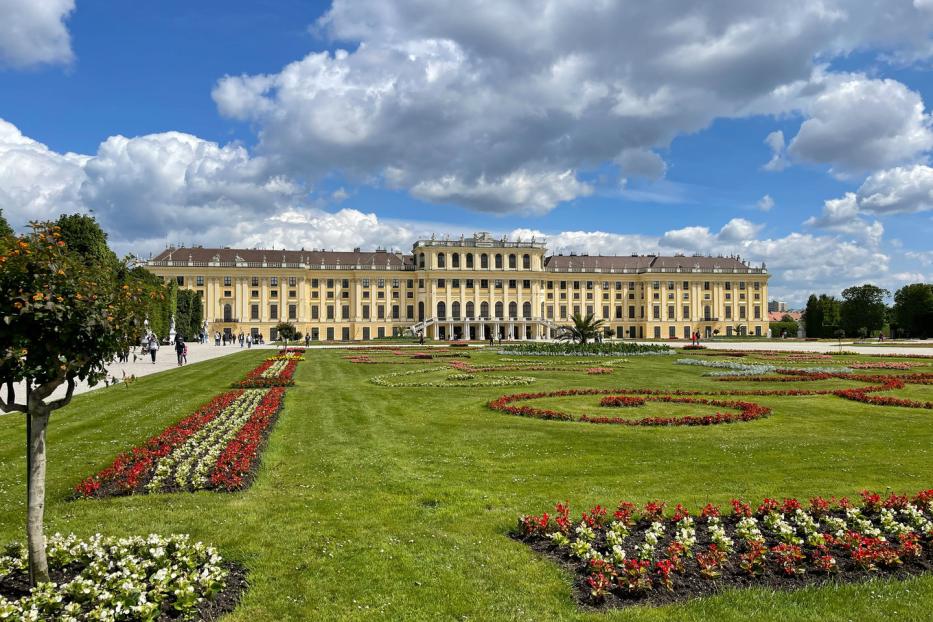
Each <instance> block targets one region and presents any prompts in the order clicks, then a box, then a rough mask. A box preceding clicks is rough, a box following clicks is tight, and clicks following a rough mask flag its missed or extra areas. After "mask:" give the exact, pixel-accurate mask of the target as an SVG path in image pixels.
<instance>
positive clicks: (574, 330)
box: [557, 313, 603, 343]
mask: <svg viewBox="0 0 933 622" xmlns="http://www.w3.org/2000/svg"><path fill="white" fill-rule="evenodd" d="M570 321H571V322H573V325H571V326H561V327H560V329H559V330H560V333H559V334H558V336H557V338H558V339H559V340H560V341H573V342H574V343H586V342H587V341H589V340H591V339H596V337H597V336H598V335H599V333H600V331H601V330H602V326H603V320H597V319H596V318H595V317H594V316H593V314H592V313H588V314H587V315H586V316H585V317H584V316H582V315H580V314H579V313H574V314H573V315H572V316H570Z"/></svg>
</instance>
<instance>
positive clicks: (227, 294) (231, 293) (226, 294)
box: [224, 289, 233, 298]
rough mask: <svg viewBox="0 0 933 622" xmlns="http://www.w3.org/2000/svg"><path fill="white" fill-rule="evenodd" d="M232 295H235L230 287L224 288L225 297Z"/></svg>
mask: <svg viewBox="0 0 933 622" xmlns="http://www.w3.org/2000/svg"><path fill="white" fill-rule="evenodd" d="M232 296H233V292H231V291H230V290H229V289H225V290H224V298H230V297H232Z"/></svg>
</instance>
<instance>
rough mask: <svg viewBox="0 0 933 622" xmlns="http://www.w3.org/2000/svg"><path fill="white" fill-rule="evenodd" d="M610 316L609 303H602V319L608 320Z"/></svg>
mask: <svg viewBox="0 0 933 622" xmlns="http://www.w3.org/2000/svg"><path fill="white" fill-rule="evenodd" d="M610 317H611V316H610V315H609V305H603V319H606V320H608V319H609V318H610Z"/></svg>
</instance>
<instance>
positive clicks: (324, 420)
mask: <svg viewBox="0 0 933 622" xmlns="http://www.w3.org/2000/svg"><path fill="white" fill-rule="evenodd" d="M265 354H266V353H265V352H260V351H249V352H242V353H237V354H234V355H231V356H227V357H223V358H220V359H215V360H212V361H208V362H206V363H201V364H198V365H192V366H189V367H185V368H182V369H178V370H172V371H169V372H165V373H162V374H157V375H153V376H148V377H144V378H141V379H140V380H139V381H137V382H136V383H135V384H134V385H133V386H132V387H130V388H129V389H126V388H124V387H113V388H110V389H104V390H100V391H96V392H93V393H90V394H86V395H82V396H78V397H77V398H75V400H74V402H73V403H72V404H71V405H70V406H68V407H67V408H66V409H64V410H62V411H59V412H57V413H55V414H54V415H53V417H52V422H51V425H50V432H49V474H48V482H49V490H48V506H47V513H46V516H47V528H48V531H49V532H53V531H62V532H69V531H73V532H75V533H77V534H79V535H82V536H86V535H90V534H92V533H94V532H98V531H100V532H103V533H107V534H113V535H122V534H146V533H149V532H157V533H162V534H167V533H173V532H188V533H192V534H193V535H194V536H195V537H197V538H199V539H203V540H205V541H208V542H211V543H213V544H215V545H217V546H218V547H219V548H220V550H221V551H222V553H223V554H224V555H225V556H226V557H230V558H233V559H236V560H238V561H240V562H242V563H243V564H245V565H246V566H247V567H248V568H249V569H250V583H251V587H250V589H249V591H248V592H247V593H246V595H245V596H244V598H243V600H242V602H241V605H240V607H239V608H238V609H237V610H236V611H235V612H234V613H232V614H231V615H230V616H229V617H228V618H227V619H228V620H230V621H231V622H233V621H240V622H245V621H248V622H264V621H267V620H268V621H277V620H340V619H364V620H367V619H368V620H612V621H615V620H652V621H653V620H748V619H756V620H840V621H841V620H888V619H897V620H928V619H929V617H930V611H931V610H933V576H925V577H921V578H916V579H912V580H909V581H873V582H870V583H867V584H861V585H842V586H829V587H823V588H811V589H805V590H800V591H796V592H777V593H775V592H771V591H767V590H758V589H753V590H744V591H732V592H727V593H723V594H721V595H719V596H716V597H713V598H705V599H700V600H695V601H690V602H687V603H683V604H680V605H677V606H668V607H660V608H634V609H628V610H623V611H614V612H609V613H599V614H596V613H588V612H584V611H582V610H580V609H578V608H577V607H576V605H575V604H574V602H573V600H572V598H571V586H570V577H569V575H567V574H565V573H564V572H563V571H561V570H560V569H559V568H558V567H557V566H556V565H554V564H553V563H551V562H549V561H547V560H545V559H543V558H541V557H539V556H538V555H536V554H535V553H533V552H532V551H531V550H530V549H528V548H527V547H526V546H524V545H522V544H520V543H517V542H515V541H513V540H511V539H509V538H508V537H507V536H506V534H507V532H508V531H509V529H511V528H512V527H513V525H514V524H515V522H516V519H517V517H518V515H519V514H521V513H526V512H534V513H538V512H540V511H542V510H546V509H550V507H551V506H552V504H553V503H554V501H556V500H565V499H566V500H569V501H570V502H571V504H572V507H573V508H574V511H575V513H576V512H578V511H580V510H582V509H585V508H586V507H588V506H590V505H592V504H596V503H603V504H606V503H608V504H614V503H616V502H618V501H619V500H620V499H622V498H627V499H631V500H633V501H637V502H644V501H647V500H650V499H656V498H660V499H664V500H667V501H668V502H670V503H676V502H683V503H685V504H687V505H688V506H692V507H698V506H700V505H702V504H704V503H706V502H707V501H712V502H717V503H727V502H728V500H729V499H730V498H731V497H734V496H744V497H746V498H748V499H751V500H759V499H761V498H762V497H764V496H777V497H782V496H792V495H793V496H798V497H801V498H807V497H809V496H813V495H817V494H820V495H824V496H829V495H850V496H851V495H855V494H856V493H857V491H858V490H860V489H862V488H864V487H871V488H875V489H880V490H885V489H887V488H889V487H890V488H892V489H894V490H897V491H906V492H914V491H917V490H919V489H921V488H929V487H931V486H933V412H931V411H922V410H913V409H905V408H883V407H877V406H869V405H863V404H858V403H855V402H851V401H845V400H842V399H839V398H835V397H828V396H821V397H801V398H776V397H771V398H764V397H761V398H749V399H752V400H753V401H758V402H760V403H762V404H765V405H767V406H770V407H771V408H772V409H773V411H774V412H773V414H772V415H771V416H770V417H768V418H767V419H763V420H759V421H755V422H750V423H741V424H732V425H721V426H714V427H709V428H628V427H622V426H618V427H617V426H598V425H589V424H580V423H568V422H550V421H538V420H534V419H525V418H520V417H513V416H508V415H504V414H500V413H496V412H492V411H490V410H488V409H487V408H486V407H485V403H486V402H487V401H488V400H489V399H491V398H494V397H497V396H499V395H502V394H504V393H513V392H522V391H545V390H555V389H559V388H564V387H585V386H598V387H616V386H628V387H670V388H675V387H676V388H685V389H701V390H717V389H721V388H724V386H725V388H740V387H742V386H745V383H728V384H727V383H718V382H716V381H714V380H712V379H710V378H703V377H701V374H702V373H703V372H704V371H706V370H704V369H702V368H693V367H687V366H678V365H674V360H675V357H670V356H667V357H662V356H659V357H639V358H637V359H634V358H633V359H632V360H631V362H629V363H625V364H623V365H622V366H621V367H620V368H619V369H617V370H616V371H615V372H614V373H613V374H612V375H609V376H586V375H585V374H584V373H583V372H582V370H581V372H580V373H562V372H527V374H526V373H525V372H514V374H516V375H532V376H535V377H537V378H539V379H540V380H539V381H538V382H537V383H535V384H534V385H530V386H529V387H505V388H498V389H497V388H447V389H436V388H383V387H377V386H374V385H372V384H371V383H369V382H368V379H369V378H370V377H371V376H373V375H375V374H379V373H386V372H388V371H394V370H410V369H417V367H416V366H413V365H405V366H392V365H388V364H379V365H356V364H351V363H349V362H347V361H345V360H343V358H342V356H343V354H344V353H343V352H339V351H310V352H308V353H307V354H306V360H305V361H304V362H303V363H301V364H300V365H299V367H298V372H297V375H296V381H297V385H296V386H295V387H292V388H290V389H289V390H288V394H287V397H286V406H285V410H284V412H283V413H282V415H281V417H280V419H279V421H278V423H277V425H276V428H275V430H274V432H273V434H272V436H271V439H270V442H269V445H268V448H267V450H266V452H265V455H264V458H263V465H262V468H261V471H260V474H259V477H258V479H257V481H256V483H255V484H254V486H253V487H252V488H251V489H249V490H248V491H246V492H243V493H238V494H218V493H208V492H205V493H196V494H178V495H155V496H137V497H130V498H120V499H111V500H91V501H77V502H75V501H69V496H70V491H71V487H72V486H73V485H74V484H75V483H77V482H78V481H79V480H81V479H82V478H83V477H85V476H86V475H89V474H91V473H93V472H95V471H96V470H97V469H99V468H100V467H103V466H105V465H106V464H107V463H108V462H109V461H110V460H112V458H113V457H114V455H116V454H117V453H118V452H119V451H121V450H123V449H126V448H129V447H130V446H132V445H133V444H135V443H138V442H140V441H142V440H144V439H145V438H147V437H148V436H150V435H152V434H155V433H157V432H159V431H160V430H161V429H162V428H164V427H165V426H167V425H169V424H171V423H173V422H174V421H177V420H178V419H180V418H182V417H183V416H185V415H187V414H189V413H190V412H192V410H193V409H194V408H196V407H197V406H198V405H199V404H201V403H204V402H206V401H208V400H209V399H210V398H211V397H212V396H213V395H215V394H217V393H220V392H221V391H223V390H224V388H225V387H227V386H229V384H230V382H231V381H233V380H235V379H238V378H239V377H241V376H242V375H243V374H244V373H245V372H246V371H247V370H249V369H250V368H251V367H253V366H254V365H255V364H257V363H258V362H259V361H260V360H261V359H262V358H263V356H264V355H265ZM497 358H498V357H496V356H495V355H494V354H491V353H490V354H485V353H484V354H477V353H473V355H472V358H471V359H470V360H471V362H474V363H484V362H494V361H496V360H497ZM538 361H543V359H536V362H538ZM427 364H428V365H437V364H438V362H437V361H434V362H428V363H427ZM510 373H513V372H510ZM813 384H817V383H801V385H800V386H803V387H805V388H808V385H813ZM751 386H753V387H754V386H757V387H760V386H761V385H751ZM781 386H782V387H789V385H781ZM910 392H911V396H912V397H914V398H917V399H923V398H925V399H933V387H930V386H911V387H910ZM726 399H728V398H726ZM585 403H586V401H585V399H584V398H581V401H580V405H581V406H582V405H584V404H585ZM651 407H652V408H656V405H652V406H651ZM592 410H606V411H609V412H608V414H612V413H613V412H615V411H614V410H613V409H598V407H593V408H592ZM619 410H624V409H619ZM633 410H634V409H633ZM676 410H677V413H678V414H686V412H687V410H686V409H685V408H684V407H683V406H677V407H676ZM620 414H621V413H620ZM654 414H656V413H654ZM23 436H24V425H23V422H22V418H21V417H18V416H15V415H5V416H2V417H0V498H2V499H3V504H2V506H0V541H7V540H10V539H22V537H23V522H24V499H25V490H24V477H23V471H24V460H23V455H22V451H23V444H24V440H23Z"/></svg>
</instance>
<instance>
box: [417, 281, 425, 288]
mask: <svg viewBox="0 0 933 622" xmlns="http://www.w3.org/2000/svg"><path fill="white" fill-rule="evenodd" d="M418 289H424V279H418Z"/></svg>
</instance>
